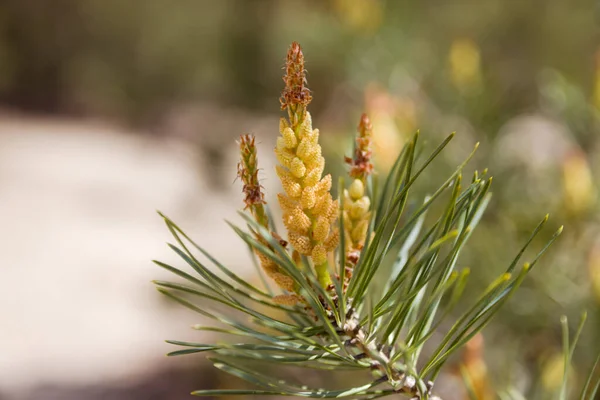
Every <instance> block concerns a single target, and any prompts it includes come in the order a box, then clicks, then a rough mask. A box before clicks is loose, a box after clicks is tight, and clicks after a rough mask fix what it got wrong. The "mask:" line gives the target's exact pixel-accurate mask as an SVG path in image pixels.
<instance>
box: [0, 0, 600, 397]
mask: <svg viewBox="0 0 600 400" xmlns="http://www.w3.org/2000/svg"><path fill="white" fill-rule="evenodd" d="M598 33H599V32H598V7H597V5H596V4H594V3H593V2H591V1H583V0H574V1H569V2H567V1H563V0H546V1H506V0H486V1H479V0H459V1H453V2H445V1H435V0H432V1H420V2H414V1H403V0H400V1H392V0H388V1H384V0H329V1H317V0H312V1H306V2H303V3H302V5H299V2H295V1H276V0H255V1H245V0H219V1H216V0H214V1H213V0H178V1H166V0H152V1H147V0H130V1H127V2H123V1H115V0H52V1H38V0H1V1H0V102H2V104H4V105H5V106H8V107H15V108H20V109H25V110H30V111H37V112H53V113H70V114H77V115H93V116H96V115H99V116H105V117H117V118H120V119H121V120H123V121H130V122H133V123H147V124H152V123H154V122H156V120H157V119H160V118H161V116H162V115H163V114H164V113H166V112H167V111H168V110H169V109H170V108H171V107H176V106H177V105H179V104H186V103H201V102H216V103H218V104H221V105H224V106H230V107H238V108H246V109H250V110H254V111H256V112H267V111H268V112H275V111H276V110H277V107H278V102H277V98H278V96H279V91H280V89H281V84H280V82H278V80H277V79H276V77H278V76H281V75H282V71H281V70H280V68H281V67H282V66H283V60H282V58H281V55H282V54H284V53H285V49H286V48H287V46H288V44H289V43H290V42H291V41H292V40H297V41H299V42H300V43H301V44H302V45H303V47H304V50H305V54H306V56H307V59H308V64H307V68H308V71H309V86H310V87H311V89H312V90H313V93H314V95H315V96H314V97H315V101H314V103H313V104H314V110H322V112H321V113H320V114H318V113H317V114H316V116H315V117H316V119H317V122H318V125H319V126H322V127H323V129H322V131H323V132H324V135H323V139H324V140H326V141H328V144H329V152H330V153H331V154H337V155H339V156H341V154H343V149H346V148H347V146H348V143H346V142H343V143H342V142H341V140H342V139H340V137H341V136H342V135H338V133H341V132H344V133H346V132H347V131H348V130H353V129H354V125H355V122H354V121H355V120H356V122H358V119H357V117H358V115H359V113H360V112H361V111H362V110H363V109H365V110H366V111H367V112H369V114H371V116H372V119H373V121H374V125H375V131H376V133H377V132H379V135H380V138H379V141H380V143H379V149H380V150H381V152H380V153H379V154H378V155H379V168H380V171H381V173H382V175H383V171H384V170H385V168H386V164H387V163H388V161H387V159H388V158H389V157H391V156H389V155H388V154H387V153H393V154H392V156H395V153H396V152H397V151H398V149H399V146H401V145H402V143H403V141H404V140H406V138H407V137H408V136H409V135H410V134H412V133H413V131H414V130H415V129H417V128H420V129H421V132H422V136H423V137H424V138H427V137H429V138H431V140H432V141H433V142H435V141H436V139H438V138H439V137H441V136H443V135H446V134H447V133H449V131H453V130H456V131H457V132H458V136H457V140H458V141H461V143H464V144H465V145H464V146H463V147H464V151H465V152H467V151H469V150H470V149H471V145H472V144H473V143H474V142H476V141H481V142H482V146H481V147H480V152H479V154H478V157H479V158H478V159H477V160H476V162H477V164H478V165H477V167H478V168H482V167H490V170H491V172H492V174H493V175H495V176H496V177H497V178H498V179H497V180H496V181H495V183H494V186H493V188H494V192H495V197H494V200H493V203H492V205H491V211H490V212H489V213H488V214H487V217H486V218H485V220H484V221H483V222H482V224H481V225H480V227H479V228H478V233H477V235H474V236H473V238H472V239H471V240H472V242H473V243H472V244H471V246H470V248H471V249H473V250H472V252H471V253H470V254H469V256H468V258H467V259H463V260H462V262H463V263H464V264H465V265H469V266H471V267H472V270H473V275H474V277H473V282H472V285H473V286H475V285H481V284H482V282H488V281H489V280H490V279H491V277H492V276H495V275H497V274H498V272H499V271H500V269H501V268H502V267H501V266H503V265H506V263H507V261H508V257H509V255H511V254H513V253H514V251H515V250H516V249H518V248H519V247H520V245H521V244H522V243H524V241H525V240H526V239H527V237H528V235H529V232H530V230H531V229H532V228H533V227H534V226H535V224H536V223H537V222H538V221H539V220H540V219H541V218H542V217H543V216H544V215H545V213H546V212H549V213H550V214H551V216H552V217H551V221H552V223H553V224H555V226H554V228H557V227H558V226H559V225H560V224H563V223H564V225H565V231H564V234H563V237H562V239H561V240H560V241H559V242H558V243H557V244H556V245H555V248H553V250H552V251H551V252H550V253H549V254H548V255H547V256H546V257H545V259H544V262H543V263H542V264H543V265H541V266H540V268H539V270H537V271H534V273H533V274H532V278H529V279H528V280H527V281H526V282H525V285H524V286H525V287H524V288H523V289H522V290H521V291H520V292H518V293H517V295H516V296H515V297H514V298H513V299H512V301H511V302H510V305H509V307H507V308H506V309H505V310H504V312H503V314H502V317H501V318H499V319H498V320H496V321H495V323H494V324H493V325H492V326H491V327H490V328H488V329H487V330H486V331H485V336H486V342H485V352H486V354H488V355H489V356H490V357H487V358H486V360H488V363H489V364H490V366H489V368H491V369H493V370H494V371H497V372H498V374H494V380H495V381H496V382H495V383H496V384H498V385H500V386H502V385H504V384H506V383H507V382H508V380H510V379H514V378H515V377H514V376H511V377H509V375H511V373H510V371H511V368H509V366H510V365H512V364H514V363H515V362H516V363H520V364H522V365H524V366H526V367H527V368H529V370H530V371H532V376H531V382H539V383H538V384H531V386H530V387H529V392H530V393H537V394H539V395H540V396H541V397H542V398H544V396H545V395H544V393H546V392H547V391H550V390H551V389H552V388H551V387H545V386H544V385H546V386H548V385H551V382H552V380H551V379H550V378H547V379H546V380H544V379H539V380H538V379H537V377H542V378H543V377H544V376H549V375H544V374H550V372H548V371H549V370H551V367H549V365H551V364H552V360H553V359H554V357H555V355H556V354H558V353H559V352H560V326H559V315H560V314H563V313H565V314H567V315H568V316H569V317H570V319H571V321H576V320H577V315H578V314H579V313H580V311H581V310H582V309H588V310H589V312H590V318H589V322H588V325H587V328H586V330H585V331H584V334H583V337H582V340H581V342H580V348H579V351H576V354H575V372H576V373H577V372H578V371H583V370H585V369H586V367H588V366H589V365H590V364H591V362H592V356H593V355H594V354H595V352H597V351H598V348H599V347H600V346H599V345H598V343H597V338H598V337H600V239H599V238H600V225H599V222H600V221H599V214H600V209H599V207H598V203H597V198H598V187H599V185H600V141H599V137H600V136H599V133H600V132H599V131H600V125H599V122H600V121H599V107H600V42H599V41H598V37H599V35H598ZM342 102H343V104H350V106H349V107H347V108H345V109H340V108H339V107H338V106H337V105H338V104H340V103H342ZM274 129H276V128H274ZM202 134H210V132H208V131H206V130H202V129H199V135H202ZM326 135H329V137H326ZM348 136H349V135H344V137H348ZM457 147H461V146H456V145H455V146H454V148H457ZM376 157H377V155H376ZM462 157H464V154H455V155H451V156H449V158H448V159H447V160H445V161H446V163H441V164H440V165H438V166H437V168H439V169H440V171H442V170H444V169H445V168H447V167H448V165H455V164H456V161H457V160H458V159H461V158H462ZM340 164H341V162H340ZM436 183H438V182H432V183H431V187H434V186H435V184H436ZM422 190H423V191H426V190H427V187H424V188H422ZM552 231H553V230H552V229H548V230H547V232H548V234H551V232H552ZM547 239H548V237H543V235H542V237H540V239H539V243H534V245H533V246H532V247H533V248H539V245H540V244H541V243H543V242H545V241H546V240H547ZM592 350H593V351H592ZM504 371H509V372H506V373H504ZM512 373H513V375H514V369H512ZM548 382H550V383H548Z"/></svg>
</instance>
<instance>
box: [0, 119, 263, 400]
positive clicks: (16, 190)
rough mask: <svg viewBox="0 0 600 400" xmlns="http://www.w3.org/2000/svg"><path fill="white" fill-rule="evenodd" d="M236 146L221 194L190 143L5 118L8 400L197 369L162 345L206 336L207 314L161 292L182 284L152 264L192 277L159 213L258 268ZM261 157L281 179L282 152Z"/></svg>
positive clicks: (1, 275)
mask: <svg viewBox="0 0 600 400" xmlns="http://www.w3.org/2000/svg"><path fill="white" fill-rule="evenodd" d="M228 147H229V148H230V149H231V150H228V151H225V153H224V154H225V155H226V157H227V158H228V160H230V161H232V162H230V163H229V166H228V167H227V168H229V171H228V172H226V173H225V175H226V176H228V181H227V182H226V185H225V190H222V191H219V192H217V193H213V192H211V191H209V189H208V188H207V185H206V184H205V182H206V181H207V177H206V174H205V173H204V171H203V169H201V168H199V167H198V166H199V165H202V164H201V163H200V160H199V159H198V156H196V154H197V153H198V152H197V151H196V150H195V148H194V146H192V145H190V143H189V142H188V141H185V140H183V139H182V138H179V139H165V138H164V137H163V138H158V137H157V136H152V135H145V136H142V135H136V134H134V133H132V132H123V131H122V130H121V129H118V128H115V127H112V126H106V125H104V126H103V125H100V124H97V123H83V122H69V121H57V120H49V119H31V118H27V119H25V118H20V117H18V116H3V117H1V118H0V218H1V220H2V221H3V224H2V228H0V239H1V241H2V250H1V251H0V268H1V269H0V281H1V282H2V286H3V288H2V290H1V291H0V320H1V321H2V323H1V328H0V392H8V393H10V392H22V391H24V390H29V389H30V388H32V387H35V386H36V385H41V384H49V385H60V384H74V385H82V384H89V385H93V384H97V383H99V382H108V381H119V380H124V379H129V378H131V377H135V376H138V375H141V374H145V373H148V371H149V370H150V369H152V368H154V367H155V366H156V365H157V364H161V363H162V364H163V365H174V363H177V364H179V363H182V362H185V361H184V360H183V359H181V358H178V359H167V358H165V357H164V353H166V352H167V351H170V350H171V349H172V346H170V345H166V344H165V343H164V342H163V340H164V339H168V338H171V339H183V340H185V339H193V340H197V341H202V339H201V338H200V337H199V336H200V333H199V332H195V331H192V330H190V329H189V326H190V325H191V324H193V323H197V322H200V317H199V316H198V315H197V314H193V313H192V312H191V311H189V312H188V311H187V310H185V309H183V308H181V307H179V306H176V305H173V306H169V303H167V302H166V301H165V299H164V298H163V297H162V296H160V295H159V294H158V293H157V292H156V291H155V289H154V288H153V285H152V284H151V283H150V281H151V280H152V279H169V278H172V277H171V276H170V274H168V273H167V272H166V271H162V270H161V269H160V268H159V267H156V266H154V265H153V264H152V263H151V262H150V260H151V259H152V258H155V259H159V260H162V261H165V262H170V263H171V264H172V265H176V266H179V267H183V268H185V265H184V262H183V261H180V260H178V258H177V257H176V255H174V254H172V252H171V251H170V250H169V249H168V248H167V247H166V245H165V242H166V241H171V242H172V241H173V240H172V238H171V236H170V234H169V232H168V230H167V229H166V227H165V226H164V224H163V222H162V220H161V218H160V217H159V216H158V215H157V214H156V212H155V210H161V211H163V212H164V213H165V214H167V215H168V216H169V217H170V218H172V219H173V220H175V221H176V222H177V223H178V224H179V225H180V226H181V227H182V228H183V229H184V230H186V231H187V232H188V233H189V234H190V235H191V236H192V237H193V238H194V239H196V240H197V242H199V243H201V244H202V245H203V246H204V247H205V248H206V249H207V250H208V251H210V252H212V254H213V255H215V256H217V257H218V258H219V259H220V260H221V261H222V262H223V263H225V264H226V265H228V266H231V267H232V268H234V269H237V270H238V271H239V272H240V274H242V275H248V274H249V273H252V272H249V271H253V270H254V269H253V268H254V267H253V266H252V265H251V263H249V262H248V260H249V256H248V253H247V251H246V248H245V246H244V245H243V243H242V242H241V241H240V240H239V239H238V238H237V236H236V235H235V234H234V232H233V231H231V229H230V228H229V227H228V226H227V225H226V224H225V223H224V221H223V220H224V219H229V220H233V221H240V220H239V219H238V216H237V215H236V211H237V210H238V209H239V208H240V204H241V203H240V201H241V194H240V193H239V189H240V188H239V182H236V183H232V182H233V181H234V178H235V163H236V160H235V158H236V155H235V153H236V150H237V147H236V145H235V144H234V143H233V142H232V143H231V144H230V145H229V146H228ZM261 152H262V153H261V156H262V158H261V162H262V167H263V168H265V169H269V170H270V166H271V165H272V161H271V152H270V151H265V149H262V148H261ZM272 181H273V180H272V179H271V182H272ZM271 193H273V192H271ZM196 360H198V359H197V358H196ZM179 365H180V364H179ZM41 398H43V396H42V397H41Z"/></svg>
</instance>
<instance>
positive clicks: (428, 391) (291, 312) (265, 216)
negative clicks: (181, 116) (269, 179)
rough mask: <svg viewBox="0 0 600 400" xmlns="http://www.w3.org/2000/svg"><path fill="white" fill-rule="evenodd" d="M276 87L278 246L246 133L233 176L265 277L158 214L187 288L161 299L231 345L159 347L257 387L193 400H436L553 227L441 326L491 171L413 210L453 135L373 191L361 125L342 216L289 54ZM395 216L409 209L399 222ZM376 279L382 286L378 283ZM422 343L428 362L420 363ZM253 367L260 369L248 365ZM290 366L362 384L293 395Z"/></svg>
mask: <svg viewBox="0 0 600 400" xmlns="http://www.w3.org/2000/svg"><path fill="white" fill-rule="evenodd" d="M283 80H284V83H285V85H284V89H283V92H282V94H281V98H280V103H281V109H282V110H284V111H286V112H287V118H281V120H280V123H279V133H280V136H279V137H278V138H277V141H276V143H275V155H276V157H277V160H278V165H277V166H276V168H275V173H276V174H277V176H278V177H279V179H280V181H281V186H282V188H283V191H282V192H281V193H278V194H277V203H278V205H279V207H280V209H281V211H282V216H283V225H284V226H285V229H286V231H287V232H286V233H287V237H286V240H284V239H283V238H282V237H280V236H279V235H278V234H277V233H276V232H274V228H273V226H274V224H273V221H271V220H270V217H269V215H270V214H269V213H268V209H267V206H268V205H267V204H266V202H265V195H264V193H263V188H262V186H261V185H260V182H259V179H258V171H259V169H258V154H257V150H256V144H255V139H254V137H253V136H251V135H242V136H241V137H240V140H239V142H238V144H239V150H240V162H239V164H238V177H239V179H240V180H241V182H242V185H243V186H242V193H243V196H244V200H243V204H244V210H243V211H242V212H240V216H241V217H242V218H243V220H244V223H245V227H244V228H241V227H238V226H236V225H233V224H230V225H231V227H232V228H233V229H234V231H235V232H236V233H237V235H238V236H239V237H240V239H241V240H242V241H243V242H244V243H245V244H246V245H247V246H248V248H249V249H250V250H251V253H252V255H253V257H254V259H255V261H256V264H257V266H259V268H258V270H257V272H258V273H259V275H261V277H262V275H263V274H264V275H267V277H268V279H264V280H263V285H264V287H257V286H255V285H253V284H252V283H251V281H249V280H248V279H247V277H240V276H238V275H237V274H236V273H235V272H234V271H232V270H231V269H230V268H228V267H227V266H225V265H223V264H222V263H220V262H219V261H218V260H216V259H215V258H214V257H213V256H211V255H210V254H209V253H208V252H207V251H206V250H205V249H203V248H202V247H201V246H200V245H198V244H196V243H195V242H194V241H193V240H192V239H191V238H190V237H188V236H187V235H186V234H185V233H184V232H183V230H182V229H181V228H179V227H178V226H177V225H176V224H175V223H174V222H173V221H171V220H170V219H169V218H167V217H166V216H164V215H162V214H161V216H162V217H163V218H164V220H165V223H166V224H167V226H168V228H169V230H170V232H171V233H172V235H173V236H174V238H175V240H176V243H177V245H171V248H172V249H173V250H174V251H175V252H176V253H177V254H178V255H179V256H181V258H182V259H183V260H185V264H187V265H189V266H190V267H191V270H192V274H190V273H188V272H184V271H182V270H179V269H178V268H175V267H172V266H170V265H167V264H165V263H162V262H159V261H156V263H157V264H158V265H159V266H161V267H163V268H165V269H167V270H169V271H170V272H173V273H175V274H177V275H178V276H180V277H182V278H183V279H185V280H186V281H187V284H182V283H170V282H165V281H155V282H154V283H155V284H156V286H157V288H158V290H159V291H160V292H161V293H163V294H164V295H166V296H168V297H170V298H171V299H173V300H175V301H177V302H178V303H180V304H181V305H183V306H186V307H188V308H190V309H192V310H194V311H196V312H198V313H199V314H201V315H203V316H204V317H206V318H208V319H209V320H212V321H214V322H215V324H216V325H218V327H213V326H210V327H204V326H199V327H197V328H198V329H201V330H202V329H210V330H217V331H219V332H224V333H227V334H231V336H232V337H233V338H234V339H233V340H236V341H237V340H239V342H233V343H222V342H220V343H219V344H214V345H206V344H199V343H190V342H181V341H169V343H172V344H175V345H179V346H184V347H185V349H183V350H178V351H174V352H173V353H170V354H169V355H181V354H189V353H199V352H210V353H211V357H210V360H211V361H212V362H213V364H214V366H215V367H217V368H219V369H221V370H222V371H224V372H227V373H229V374H231V375H234V376H236V377H238V378H242V379H244V380H246V381H248V382H251V383H253V384H257V385H258V386H260V387H261V389H248V390H245V389H236V390H228V389H210V390H197V391H194V392H192V394H193V395H196V396H211V397H212V396H219V395H225V396H229V395H254V396H256V395H258V396H269V395H277V396H297V397H312V398H351V399H356V398H369V399H371V398H378V397H384V396H387V395H390V396H391V395H397V394H402V395H404V396H406V397H407V398H411V399H416V400H420V399H423V400H427V399H430V400H434V399H435V400H438V399H440V397H438V395H437V394H434V393H433V392H434V382H435V380H436V379H437V377H438V376H439V374H440V371H441V369H442V368H443V367H444V365H445V364H446V363H447V361H448V360H449V359H450V357H451V356H452V355H454V354H455V353H456V352H457V351H459V349H460V348H461V347H462V346H463V345H465V344H466V343H467V342H468V341H469V339H470V338H471V337H473V336H474V335H476V334H477V333H478V332H479V331H481V329H483V327H484V326H485V325H486V323H487V322H488V321H489V320H490V318H492V317H493V316H494V315H495V313H496V312H497V311H498V310H499V309H500V307H501V306H502V305H503V304H504V303H505V302H506V300H507V299H508V298H509V297H510V296H511V295H512V294H513V293H514V291H515V290H516V289H517V288H518V287H519V286H520V284H521V283H522V282H523V280H524V279H525V277H526V275H527V274H528V273H529V272H530V271H531V269H532V268H533V266H534V265H535V264H536V263H537V262H538V260H539V258H540V257H541V255H542V254H543V253H544V252H545V251H546V250H547V249H548V248H549V245H550V244H551V243H552V242H554V240H556V238H557V237H558V236H559V234H560V232H561V231H562V228H561V229H559V230H558V231H557V232H556V233H555V234H554V235H553V236H552V238H551V240H550V243H548V244H547V245H546V246H544V247H543V248H542V251H540V252H539V253H538V254H537V256H536V257H535V259H533V260H531V262H525V263H522V262H521V261H520V259H521V256H522V255H523V254H524V251H525V248H523V249H521V251H519V252H518V253H517V256H516V257H515V258H514V259H513V260H512V262H511V263H510V265H509V266H508V267H507V269H506V271H505V272H504V273H502V274H501V275H500V277H499V278H497V279H496V280H495V281H493V282H492V283H491V284H490V285H489V286H488V287H487V288H483V289H481V290H480V293H479V294H478V295H475V296H473V295H471V296H469V297H470V299H476V300H474V301H473V304H472V306H471V307H467V308H465V309H466V310H467V311H465V312H464V313H463V314H462V315H460V316H459V317H458V318H457V319H456V320H455V321H453V322H452V323H447V321H445V320H444V319H445V318H447V317H448V316H449V315H454V314H453V311H454V306H455V305H456V304H457V301H458V299H459V298H460V296H461V294H462V293H463V289H464V288H465V286H466V282H467V279H468V276H469V269H468V268H462V269H461V267H460V263H459V256H460V254H461V252H462V250H463V249H464V247H465V245H466V243H467V242H468V239H469V237H470V236H471V234H472V233H473V231H474V229H475V227H476V226H477V224H478V222H479V220H480V219H481V215H482V213H483V212H484V210H485V208H486V206H487V204H488V203H489V201H490V196H491V194H490V191H489V189H490V185H491V182H492V180H491V177H488V176H487V170H484V171H483V172H482V173H478V172H475V174H474V175H473V177H472V179H471V180H470V181H467V179H464V178H463V175H462V170H463V167H464V166H465V165H466V164H467V162H468V161H469V160H470V158H471V157H472V156H473V153H474V151H475V150H473V152H472V153H471V155H470V156H469V157H468V158H467V159H466V160H465V161H464V162H463V163H462V164H461V165H460V166H459V167H458V168H457V169H456V170H454V172H452V173H450V174H449V175H448V176H447V177H446V180H445V181H443V182H442V183H441V184H440V186H439V188H438V189H437V190H435V191H434V192H433V193H432V194H430V195H429V196H426V197H424V198H415V197H416V196H418V195H417V194H415V193H414V192H413V190H412V187H413V186H414V185H415V184H416V182H417V181H419V179H422V178H419V177H420V176H425V175H427V170H426V168H427V166H428V164H429V163H430V162H431V161H432V160H433V159H434V158H435V157H436V156H437V155H438V154H439V153H440V152H442V151H443V150H444V148H445V147H446V146H447V145H448V143H449V142H450V141H451V140H452V138H453V136H454V134H451V135H449V136H448V137H447V139H446V140H444V141H443V142H442V143H441V144H440V145H439V146H438V147H437V148H435V149H434V150H432V151H430V154H431V155H425V157H423V158H422V157H420V154H422V153H424V152H425V151H424V148H423V146H421V144H420V141H419V133H418V132H417V133H416V134H415V135H414V137H413V139H412V140H410V141H409V142H407V143H406V145H405V147H404V148H403V150H402V152H401V153H400V155H399V156H398V159H397V161H396V163H395V164H394V166H393V167H392V170H391V171H389V172H388V173H387V174H386V175H387V177H386V178H385V182H383V183H382V184H381V185H372V181H373V180H374V178H375V177H374V176H372V175H373V164H372V162H371V157H372V149H371V140H372V130H373V127H372V126H371V123H370V121H369V118H368V117H367V116H366V115H363V116H362V117H361V120H360V123H359V126H358V134H357V136H356V140H355V147H354V152H353V155H352V157H346V159H345V161H346V163H347V164H348V165H349V167H350V169H349V176H350V179H349V182H348V184H347V185H346V186H344V185H342V184H341V183H340V185H339V188H340V196H341V200H342V207H341V209H340V203H339V202H338V200H337V199H334V198H333V197H332V194H331V188H332V184H333V179H332V177H331V175H325V176H324V175H323V171H324V168H325V159H324V157H323V155H322V149H321V146H320V144H319V137H320V132H319V130H318V129H315V128H313V125H312V118H311V115H310V113H309V112H308V109H307V108H308V106H309V104H310V102H311V100H312V96H311V92H310V90H309V89H308V87H307V81H306V71H305V68H304V54H303V52H302V49H301V48H300V45H299V44H298V43H295V42H294V43H292V45H291V46H290V48H289V50H288V53H287V58H286V67H285V76H284V78H283ZM341 161H342V160H340V162H341ZM379 174H380V175H383V174H381V171H379ZM435 178H436V179H437V178H438V177H437V176H436V177H435ZM341 182H343V180H342V181H341ZM442 194H444V196H442ZM405 204H416V205H419V206H418V207H415V208H414V209H413V208H411V210H412V211H408V208H407V207H405ZM433 204H435V205H436V206H435V207H432V205H433ZM428 213H429V215H427V217H428V218H425V215H426V214H428ZM433 213H439V214H438V215H433V216H432V215H430V214H433ZM547 220H548V217H547V216H546V217H544V218H543V219H542V221H541V222H540V224H539V225H538V226H537V227H535V229H534V230H533V234H532V237H531V238H530V240H529V241H528V242H527V244H529V243H532V242H534V241H533V238H534V237H535V235H537V234H538V232H540V231H541V230H542V227H543V226H544V225H545V224H546V222H547ZM525 247H526V246H525ZM201 257H204V258H206V259H207V260H208V263H206V262H203V261H200V258H201ZM388 260H391V261H390V262H388ZM376 276H377V277H379V276H385V280H384V281H382V282H375V277H376ZM273 311H275V312H273ZM223 325H224V326H225V327H223ZM443 326H449V327H451V328H449V329H446V330H444V329H442V328H441V327H443ZM567 331H568V329H567ZM434 333H435V334H436V335H435V337H436V340H435V343H431V341H430V338H431V337H433V336H434ZM426 344H428V345H429V347H430V350H429V351H428V354H427V355H426V356H424V355H423V354H422V350H423V348H424V346H425V345H426ZM567 348H568V347H567ZM252 361H254V362H256V363H257V365H260V367H254V366H252V365H250V363H251V362H252ZM292 365H298V366H303V367H307V368H316V369H319V370H323V369H328V370H333V371H334V373H338V370H341V369H352V370H362V371H364V373H365V374H364V382H361V383H358V384H356V385H351V386H350V387H347V388H344V389H341V390H340V389H324V388H310V387H307V386H306V385H304V384H300V385H297V384H294V383H291V382H286V381H285V380H284V379H283V377H282V376H280V374H282V373H283V371H285V370H286V369H287V368H280V367H282V366H285V367H289V366H292Z"/></svg>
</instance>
